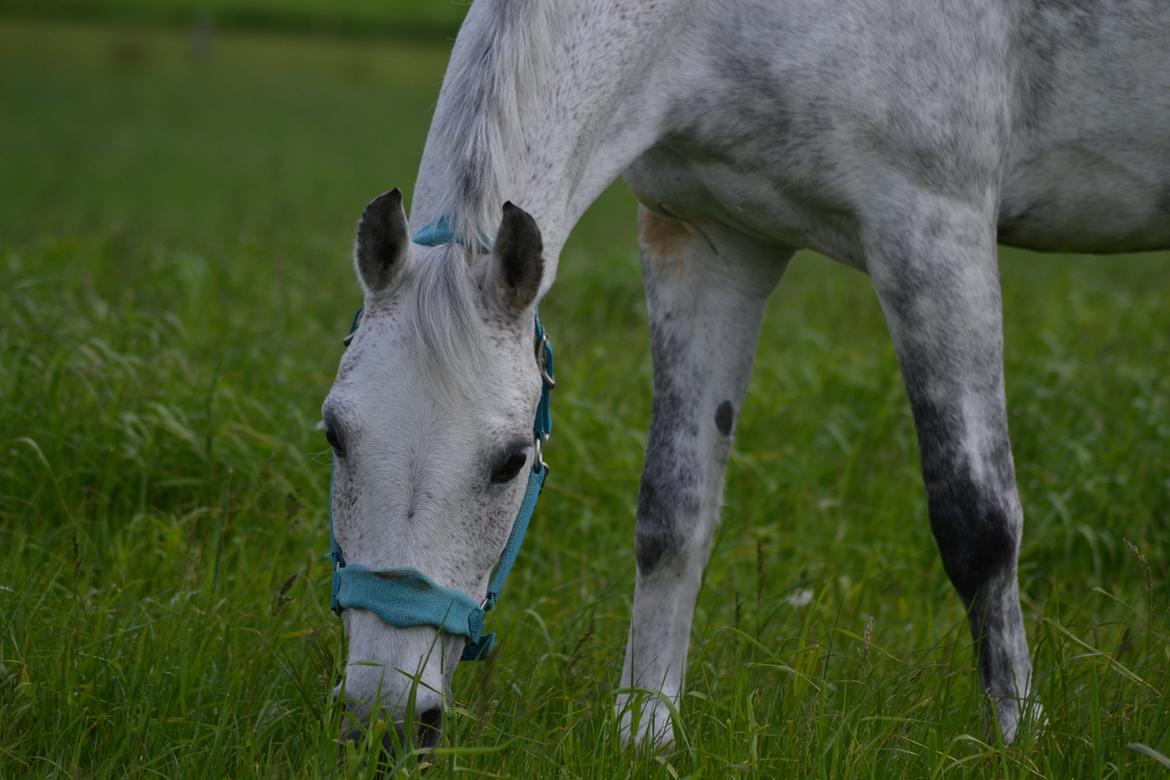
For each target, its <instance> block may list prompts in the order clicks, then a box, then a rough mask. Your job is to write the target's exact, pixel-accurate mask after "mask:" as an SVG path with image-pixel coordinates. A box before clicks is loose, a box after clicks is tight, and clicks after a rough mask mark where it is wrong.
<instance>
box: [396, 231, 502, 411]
mask: <svg viewBox="0 0 1170 780" xmlns="http://www.w3.org/2000/svg"><path fill="white" fill-rule="evenodd" d="M466 251H467V250H465V249H464V248H463V247H462V246H459V245H457V244H444V245H443V246H441V247H437V248H436V250H435V251H434V254H433V256H432V257H429V258H428V260H427V262H425V263H419V264H418V265H417V267H416V269H417V270H416V273H417V276H416V285H415V288H414V331H415V334H416V335H417V336H418V346H419V348H420V349H421V350H422V351H423V357H424V361H423V363H424V365H425V366H426V367H427V369H428V370H429V372H430V378H431V379H432V380H434V381H435V382H436V384H437V385H438V386H439V387H440V388H441V389H443V390H445V391H447V392H448V394H451V393H460V392H466V391H467V390H468V389H469V387H468V382H467V380H468V379H470V378H471V377H476V376H479V375H480V373H481V371H482V369H483V366H484V365H485V362H486V354H487V351H486V345H485V343H484V326H483V320H482V316H481V313H480V310H479V305H478V303H477V288H476V286H475V284H474V283H473V281H472V273H471V271H472V268H473V266H472V264H471V263H469V262H468V261H467V259H466V256H465V253H466Z"/></svg>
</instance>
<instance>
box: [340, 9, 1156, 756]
mask: <svg viewBox="0 0 1170 780" xmlns="http://www.w3.org/2000/svg"><path fill="white" fill-rule="evenodd" d="M619 176H622V177H624V178H625V181H626V182H627V183H628V185H629V187H630V189H632V190H633V192H634V193H635V195H636V196H637V198H638V200H639V201H640V203H641V208H640V211H639V216H638V218H639V224H640V235H639V238H640V246H641V252H642V265H643V270H644V276H645V288H646V298H647V302H648V308H649V317H650V332H651V348H652V356H653V361H654V406H653V415H652V421H651V423H650V431H649V437H648V443H647V448H646V459H645V467H644V471H643V474H642V482H641V487H640V490H639V494H638V512H637V528H636V553H637V556H636V557H637V581H636V590H635V601H634V608H633V618H632V623H631V627H630V632H629V645H628V650H627V653H626V658H625V664H624V667H623V670H622V680H621V685H622V687H623V688H624V689H631V688H646V689H651V690H653V691H655V692H657V693H658V694H659V695H660V697H661V698H652V699H651V700H650V701H649V703H648V704H647V705H646V708H645V709H644V710H643V711H642V712H641V714H640V717H638V718H636V719H631V709H632V708H631V707H630V706H629V705H630V702H629V701H628V700H626V699H625V698H621V699H620V700H619V701H618V702H617V708H618V715H619V717H621V718H622V719H623V721H622V722H623V725H624V729H625V733H626V734H627V736H628V737H629V738H630V739H637V740H648V741H651V742H654V743H658V744H666V743H669V742H670V740H671V739H672V729H671V717H672V716H671V709H672V708H671V707H668V706H667V705H666V704H665V702H673V704H674V705H678V704H679V703H680V696H681V693H682V691H683V684H684V678H685V671H686V663H687V648H688V643H689V634H690V630H691V620H692V614H693V609H694V604H695V598H696V594H697V592H698V589H699V583H700V579H701V574H702V571H703V567H704V566H705V564H706V561H707V558H708V555H709V552H710V549H711V539H712V532H713V530H714V528H715V526H716V524H717V523H718V521H719V505H720V494H721V491H722V485H723V475H724V467H725V464H726V462H727V458H728V453H729V451H730V449H731V444H732V437H733V434H734V432H735V427H736V421H737V418H738V416H739V413H740V410H741V406H742V402H743V398H744V393H745V388H746V386H747V383H748V377H749V374H750V371H751V366H752V361H753V357H754V354H755V352H756V348H757V342H758V335H759V331H760V322H761V317H762V312H763V310H764V302H765V300H766V298H767V297H768V295H769V293H770V292H771V291H772V290H773V289H774V287H775V286H776V285H777V283H778V282H779V281H780V278H781V276H782V275H783V273H784V270H785V267H786V266H787V264H788V262H789V259H790V258H791V257H792V254H793V252H794V251H795V250H797V249H799V248H805V247H807V248H811V249H815V250H817V251H819V252H821V253H823V254H825V255H827V256H829V257H832V258H835V259H836V260H838V261H840V262H842V263H845V264H848V265H850V266H853V267H854V268H857V269H858V270H860V271H863V272H864V273H866V274H868V275H869V278H870V279H871V280H872V283H873V285H874V289H875V290H876V292H877V296H878V299H879V301H880V303H881V307H882V310H883V312H884V313H885V317H886V320H887V322H888V325H889V330H890V334H891V336H892V338H893V340H894V345H895V347H896V352H897V356H898V360H899V362H900V365H901V369H902V374H903V376H904V379H905V385H906V390H907V393H908V396H909V400H910V405H911V408H912V410H913V414H914V420H915V423H916V426H917V431H918V439H919V444H920V450H921V456H922V472H923V476H924V479H925V485H926V494H927V501H928V505H929V514H930V524H931V528H932V530H933V532H934V536H935V539H936V540H937V543H938V549H939V552H940V553H941V556H942V562H943V566H944V568H945V570H946V572H947V574H948V576H949V577H950V579H951V581H952V583H953V584H954V586H955V588H956V590H957V591H958V593H959V596H960V597H961V599H962V602H963V605H964V606H965V607H966V609H967V611H968V614H969V620H970V628H971V632H972V635H973V637H974V640H975V644H976V647H977V652H978V666H979V671H980V674H981V678H982V682H983V685H984V686H985V688H986V690H987V691H988V692H989V694H990V699H991V701H993V703H994V710H995V714H996V717H997V718H998V729H999V732H1000V733H1001V734H1002V736H1003V738H1004V739H1006V740H1009V741H1010V740H1012V739H1013V738H1014V737H1015V735H1016V732H1017V728H1018V726H1019V723H1020V722H1021V720H1022V719H1023V718H1025V717H1027V716H1029V714H1031V715H1033V716H1034V715H1035V713H1037V712H1038V705H1037V704H1036V703H1035V700H1034V696H1033V695H1032V693H1031V690H1030V689H1031V680H1032V667H1031V661H1030V659H1029V654H1028V643H1027V639H1026V637H1025V632H1024V624H1023V620H1022V617H1021V613H1020V603H1019V594H1018V585H1017V573H1016V572H1017V553H1018V549H1019V544H1020V535H1021V529H1022V525H1023V514H1022V510H1021V507H1020V501H1019V497H1018V495H1017V490H1016V481H1015V471H1014V465H1013V461H1012V450H1011V444H1010V441H1009V437H1008V423H1007V416H1006V413H1005V406H1004V376H1003V328H1002V322H1001V306H1000V289H999V279H998V268H997V259H996V243H997V241H999V242H1003V243H1007V244H1012V245H1015V246H1022V247H1028V248H1031V249H1037V250H1072V251H1077V252H1120V251H1133V250H1147V249H1155V248H1163V247H1170V3H1166V2H1163V0H1114V1H1112V2H1107V1H1106V0H1059V1H1056V0H833V2H827V1H826V0H476V2H475V3H474V4H473V5H472V6H471V9H470V11H469V13H468V15H467V19H466V21H465V23H464V25H463V27H462V30H461V31H460V33H459V36H458V39H457V40H456V42H455V46H454V50H453V52H452V55H451V61H450V66H449V68H448V71H447V74H446V77H445V79H444V81H443V86H442V90H441V92H440V95H439V99H438V105H437V108H436V111H435V116H434V120H433V124H432V126H431V129H430V134H429V137H428V139H427V144H426V149H425V152H424V155H423V159H422V163H421V166H420V171H419V176H418V181H417V183H416V185H415V188H414V192H413V205H412V213H411V223H412V226H413V227H414V228H415V229H416V230H417V229H418V228H419V227H420V226H423V225H433V224H436V223H437V222H438V221H439V220H440V219H441V220H443V224H446V225H449V226H450V228H451V230H452V236H453V239H454V240H453V241H451V242H449V243H444V244H441V245H439V246H423V245H420V244H418V243H415V242H413V241H412V240H411V239H410V238H409V236H410V235H411V233H410V232H409V229H408V227H407V218H406V215H405V212H404V210H403V207H402V199H401V196H399V195H398V194H397V192H394V193H390V194H388V195H385V196H382V197H381V198H379V199H377V200H375V201H374V202H373V203H371V204H370V206H369V207H368V208H367V210H366V213H365V215H364V217H363V220H362V222H361V224H360V226H359V230H358V238H357V249H356V252H355V255H356V260H357V270H358V276H359V278H360V280H361V283H362V286H363V289H364V295H365V298H364V306H365V315H364V318H363V320H362V323H361V326H360V327H359V328H358V330H357V333H356V334H355V337H354V340H353V343H352V345H351V347H350V349H349V350H348V351H347V352H346V353H345V355H344V357H343V358H342V361H341V366H340V370H339V372H338V376H337V380H336V382H335V384H334V385H333V387H332V389H331V391H330V393H329V395H328V397H327V399H326V400H325V403H324V407H323V418H324V424H325V428H326V433H327V436H328V438H329V441H330V443H331V444H332V446H333V447H334V449H335V451H336V453H337V458H336V476H335V482H334V487H333V497H332V502H333V503H332V507H333V513H334V518H335V527H336V535H337V541H338V543H339V544H340V546H341V548H342V549H344V551H345V555H346V556H347V557H348V559H349V560H350V561H353V562H358V563H361V564H363V565H365V566H367V567H369V568H371V569H378V568H388V567H411V568H414V569H417V570H419V571H421V572H425V573H426V574H427V575H428V576H429V577H431V578H432V579H433V580H434V581H435V582H437V583H440V584H441V585H442V586H444V587H447V588H453V589H457V590H460V591H463V592H464V593H467V594H471V596H473V597H475V598H477V599H478V598H479V597H481V596H482V595H483V594H484V591H485V588H486V584H487V579H488V576H489V572H490V570H491V568H492V565H493V563H494V562H495V561H496V560H497V558H498V557H499V554H500V550H501V548H502V547H503V546H504V542H505V538H506V537H507V535H508V529H509V527H510V523H511V518H512V517H514V516H515V514H516V510H517V507H518V506H519V504H520V501H521V498H522V495H523V492H524V486H523V482H524V480H522V479H516V476H517V475H518V474H519V473H521V472H522V471H523V466H524V464H525V463H529V464H530V463H532V462H533V459H534V458H535V457H536V453H535V452H534V446H533V442H532V436H531V430H532V428H531V426H532V419H533V412H534V409H535V407H536V404H537V401H538V398H539V396H540V391H541V379H540V370H539V368H538V366H537V365H536V361H534V359H533V344H532V322H533V315H534V309H535V306H536V305H537V303H538V301H539V300H540V298H541V297H542V296H543V295H544V293H545V292H546V291H547V290H548V289H549V287H550V286H551V285H552V284H553V280H554V276H555V274H556V268H557V261H558V258H559V255H560V251H561V249H562V247H563V245H564V243H565V240H566V238H567V236H568V235H569V231H570V230H571V229H572V227H573V226H574V224H575V223H576V222H577V220H578V218H579V217H580V216H581V214H582V213H583V212H584V211H585V209H586V208H587V207H588V206H589V204H590V203H592V202H593V201H594V199H595V198H597V196H598V195H599V194H600V193H601V192H602V190H603V189H604V188H605V187H606V186H607V185H608V184H610V183H611V182H612V181H613V180H615V179H616V178H617V177H619ZM506 202H509V203H508V205H507V207H504V208H503V209H502V210H501V207H502V206H503V204H505V203H506ZM512 204H515V205H512ZM489 247H490V248H489ZM344 622H345V627H346V630H347V632H348V635H349V657H348V665H347V674H346V680H345V683H344V688H345V693H346V695H347V697H348V699H349V701H350V706H351V707H353V709H354V711H355V712H357V713H358V716H359V717H360V718H371V717H376V716H383V715H386V716H389V717H392V718H395V719H398V720H401V719H402V718H403V716H404V712H405V710H406V708H407V706H408V703H409V705H410V706H413V707H415V708H417V709H418V711H419V712H420V713H422V714H421V716H420V717H419V718H418V719H416V721H415V722H422V723H425V724H427V726H428V728H429V729H430V733H429V734H427V735H425V737H426V741H428V742H433V740H434V739H435V734H436V733H437V729H438V727H439V725H438V724H439V723H440V721H441V706H442V702H443V698H444V696H445V695H447V693H448V691H449V689H450V681H451V676H452V673H453V671H454V668H455V665H456V664H457V662H458V659H459V656H460V651H461V649H462V646H463V643H464V639H463V637H460V636H453V635H450V634H447V633H442V632H439V631H438V629H436V628H433V627H430V626H412V627H409V628H396V627H393V626H390V625H387V624H385V623H383V622H382V621H381V620H379V619H378V618H377V617H376V616H375V615H373V614H372V613H371V612H369V611H366V610H362V609H348V610H346V611H345V612H344ZM412 692H413V693H412ZM375 702H377V704H376V705H375ZM375 710H377V711H375ZM683 714H684V716H685V710H684V712H683Z"/></svg>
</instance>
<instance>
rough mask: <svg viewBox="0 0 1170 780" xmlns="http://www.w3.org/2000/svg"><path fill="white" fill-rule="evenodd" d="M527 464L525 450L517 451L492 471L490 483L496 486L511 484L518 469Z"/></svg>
mask: <svg viewBox="0 0 1170 780" xmlns="http://www.w3.org/2000/svg"><path fill="white" fill-rule="evenodd" d="M527 462H528V452H527V451H526V450H517V451H516V452H513V453H512V454H511V455H509V456H508V457H507V458H505V459H504V460H503V461H501V462H500V463H499V464H498V465H497V466H496V467H495V468H494V469H492V482H493V483H495V484H497V485H502V484H504V483H505V482H511V481H512V480H514V479H515V478H516V475H517V474H519V473H520V469H522V468H524V464H525V463H527Z"/></svg>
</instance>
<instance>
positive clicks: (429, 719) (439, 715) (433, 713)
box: [418, 707, 443, 748]
mask: <svg viewBox="0 0 1170 780" xmlns="http://www.w3.org/2000/svg"><path fill="white" fill-rule="evenodd" d="M442 732H443V710H442V709H440V708H439V707H431V708H430V709H429V710H426V711H424V712H422V713H421V714H420V715H419V716H418V746H419V747H420V748H433V747H435V746H436V745H438V744H439V737H440V736H441V734H442Z"/></svg>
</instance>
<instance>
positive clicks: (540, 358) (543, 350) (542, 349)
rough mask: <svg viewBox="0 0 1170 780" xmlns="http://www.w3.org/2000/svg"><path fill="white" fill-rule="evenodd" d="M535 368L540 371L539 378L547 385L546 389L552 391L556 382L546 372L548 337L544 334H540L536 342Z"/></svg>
mask: <svg viewBox="0 0 1170 780" xmlns="http://www.w3.org/2000/svg"><path fill="white" fill-rule="evenodd" d="M535 351H536V367H537V368H539V369H540V378H541V379H542V380H544V383H545V384H546V385H548V389H549V390H552V389H553V388H554V387H556V386H557V380H555V379H553V378H552V375H551V374H550V373H549V372H548V336H547V335H546V334H544V333H542V334H540V339H539V340H538V341H537V342H536V350H535Z"/></svg>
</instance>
